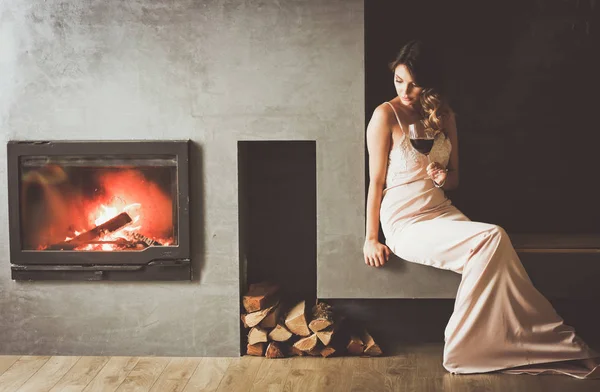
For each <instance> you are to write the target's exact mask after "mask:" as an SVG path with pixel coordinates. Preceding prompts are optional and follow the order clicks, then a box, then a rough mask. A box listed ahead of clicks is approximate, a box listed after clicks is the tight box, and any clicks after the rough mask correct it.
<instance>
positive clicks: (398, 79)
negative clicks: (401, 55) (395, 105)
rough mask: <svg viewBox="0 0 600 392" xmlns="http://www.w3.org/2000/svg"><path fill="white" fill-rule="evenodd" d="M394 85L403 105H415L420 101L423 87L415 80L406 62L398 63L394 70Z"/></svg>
mask: <svg viewBox="0 0 600 392" xmlns="http://www.w3.org/2000/svg"><path fill="white" fill-rule="evenodd" d="M394 86H395V87H396V92H397V93H398V97H400V102H401V103H402V104H403V105H406V106H410V107H413V106H414V105H416V104H418V103H419V96H420V95H421V91H423V88H422V87H420V86H418V85H417V84H416V83H415V82H414V81H413V78H412V76H411V75H410V72H408V68H406V66H405V65H404V64H400V65H398V66H397V67H396V69H395V70H394Z"/></svg>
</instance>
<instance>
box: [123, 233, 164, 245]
mask: <svg viewBox="0 0 600 392" xmlns="http://www.w3.org/2000/svg"><path fill="white" fill-rule="evenodd" d="M129 235H130V236H131V237H132V238H133V239H134V240H135V241H137V242H138V243H140V244H143V245H145V246H146V247H149V246H162V244H161V243H160V242H158V241H156V240H153V239H152V238H149V237H146V236H145V235H143V234H140V233H130V234H129Z"/></svg>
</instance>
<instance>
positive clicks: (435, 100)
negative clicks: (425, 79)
mask: <svg viewBox="0 0 600 392" xmlns="http://www.w3.org/2000/svg"><path fill="white" fill-rule="evenodd" d="M419 101H420V104H421V116H422V117H423V122H424V123H425V126H426V127H427V128H431V129H433V130H434V131H435V132H436V133H437V132H443V129H444V119H445V118H447V117H448V116H450V115H452V114H453V111H452V109H451V108H450V105H448V103H447V102H446V100H445V99H443V98H442V96H441V94H440V93H438V92H437V91H435V90H434V89H432V88H425V89H423V91H421V96H420V97H419Z"/></svg>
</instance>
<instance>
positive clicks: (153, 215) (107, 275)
mask: <svg viewBox="0 0 600 392" xmlns="http://www.w3.org/2000/svg"><path fill="white" fill-rule="evenodd" d="M188 144H189V143H188V141H57V142H50V141H43V142H36V141H11V142H9V143H8V195H9V230H10V259H11V269H12V278H13V279H15V280H189V279H190V278H191V264H190V251H189V218H188V214H189V192H188V188H189V186H188Z"/></svg>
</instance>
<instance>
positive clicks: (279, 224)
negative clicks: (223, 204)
mask: <svg viewBox="0 0 600 392" xmlns="http://www.w3.org/2000/svg"><path fill="white" fill-rule="evenodd" d="M316 184H317V165H316V142H315V141H310V140H309V141H304V140H300V141H240V142H238V185H239V190H238V192H239V230H240V231H239V244H240V282H241V284H240V298H241V297H242V296H243V295H244V294H245V293H246V292H247V289H248V287H249V285H250V284H253V283H260V282H262V281H271V282H274V283H277V284H278V285H280V287H282V288H284V289H283V290H281V294H282V295H284V296H285V298H282V300H284V301H288V302H294V301H296V300H306V301H307V304H308V303H312V304H314V303H315V299H316V285H317V281H316V273H317V272H316V271H317V262H316V259H317V185H316ZM240 307H241V301H240ZM240 339H241V342H240V343H241V352H242V353H243V354H245V353H246V343H247V336H246V334H245V331H243V330H242V333H241V337H240Z"/></svg>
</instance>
